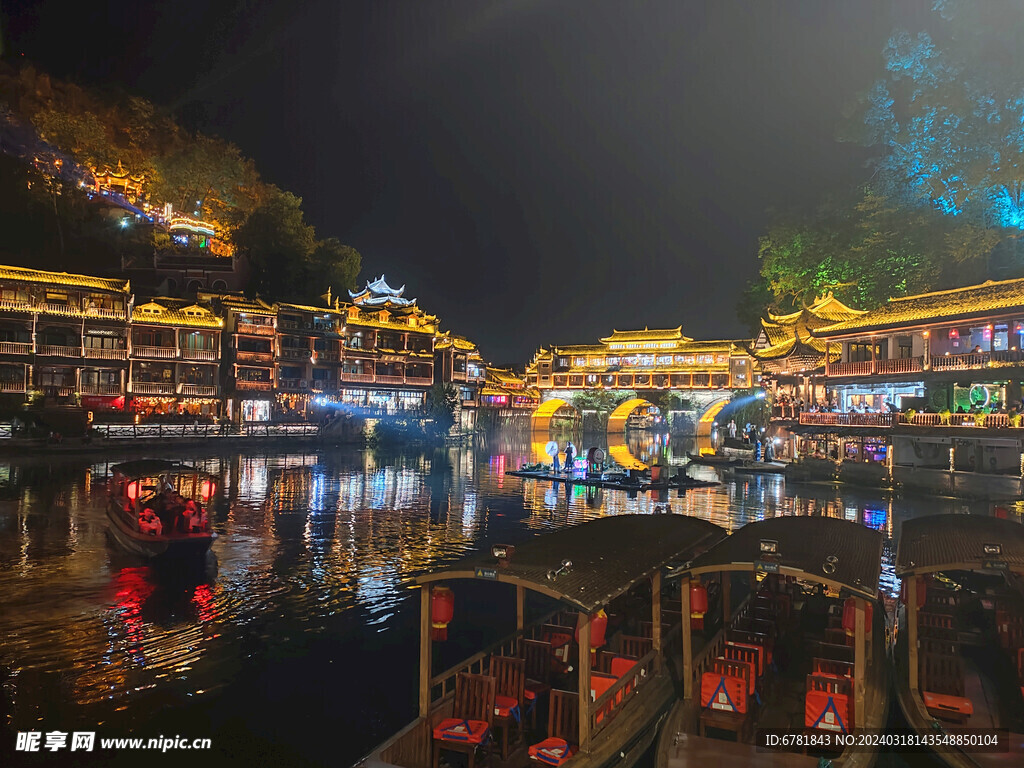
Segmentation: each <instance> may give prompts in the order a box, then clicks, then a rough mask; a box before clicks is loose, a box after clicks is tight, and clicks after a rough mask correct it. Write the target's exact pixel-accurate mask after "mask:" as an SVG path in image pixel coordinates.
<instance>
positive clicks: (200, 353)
mask: <svg viewBox="0 0 1024 768" xmlns="http://www.w3.org/2000/svg"><path fill="white" fill-rule="evenodd" d="M181 359H182V360H206V361H208V362H214V363H215V362H217V361H218V360H219V359H220V350H217V349H188V348H187V347H183V348H182V350H181Z"/></svg>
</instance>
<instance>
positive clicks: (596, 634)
mask: <svg viewBox="0 0 1024 768" xmlns="http://www.w3.org/2000/svg"><path fill="white" fill-rule="evenodd" d="M607 632H608V614H607V613H605V612H604V611H603V610H599V611H598V612H597V613H595V614H594V615H592V616H591V617H590V648H591V650H593V649H594V648H600V647H601V646H602V645H604V638H605V634H606V633H607ZM574 634H575V638H576V642H577V643H579V641H580V625H579V620H578V619H577V622H576V632H575V633H574Z"/></svg>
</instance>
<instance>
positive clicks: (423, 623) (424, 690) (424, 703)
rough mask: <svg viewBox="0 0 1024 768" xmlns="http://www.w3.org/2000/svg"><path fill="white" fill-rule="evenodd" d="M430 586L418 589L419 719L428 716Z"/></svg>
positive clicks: (426, 585) (425, 585)
mask: <svg viewBox="0 0 1024 768" xmlns="http://www.w3.org/2000/svg"><path fill="white" fill-rule="evenodd" d="M430 671H431V670H430V585H428V584H424V585H422V586H421V587H420V717H427V716H428V715H429V714H430Z"/></svg>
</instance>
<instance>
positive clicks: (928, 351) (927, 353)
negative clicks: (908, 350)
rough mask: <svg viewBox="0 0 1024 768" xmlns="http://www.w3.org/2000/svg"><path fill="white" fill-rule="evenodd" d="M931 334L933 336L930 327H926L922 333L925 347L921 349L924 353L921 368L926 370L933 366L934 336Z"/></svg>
mask: <svg viewBox="0 0 1024 768" xmlns="http://www.w3.org/2000/svg"><path fill="white" fill-rule="evenodd" d="M931 336H932V333H931V330H930V329H928V328H925V329H924V331H923V332H922V333H921V337H922V340H923V341H924V346H923V349H922V350H921V353H922V355H923V359H922V360H921V368H922V369H923V370H925V371H927V370H929V369H930V368H931V367H932V338H931Z"/></svg>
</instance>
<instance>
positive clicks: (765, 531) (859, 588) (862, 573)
mask: <svg viewBox="0 0 1024 768" xmlns="http://www.w3.org/2000/svg"><path fill="white" fill-rule="evenodd" d="M881 562H882V534H881V533H880V532H879V531H873V530H871V529H870V528H867V527H865V526H863V525H861V524H860V523H854V522H850V521H848V520H842V519H840V518H836V517H806V516H796V517H773V518H770V519H768V520H761V521H760V522H756V523H749V524H747V525H745V526H743V527H742V528H740V529H739V530H738V531H736V532H734V533H733V534H732V535H731V536H729V537H728V538H727V539H724V540H723V541H721V542H719V543H718V544H717V545H716V546H714V547H712V548H711V549H709V550H708V551H707V552H705V553H704V554H702V555H700V556H699V557H697V558H696V559H695V560H694V561H693V563H692V564H691V565H690V567H689V568H687V569H686V571H685V574H688V575H690V576H697V575H699V574H702V573H708V572H714V571H765V572H768V573H780V574H783V575H786V576H795V577H797V578H804V579H808V580H812V581H818V582H821V583H823V584H828V585H830V586H834V587H839V588H845V589H847V590H849V591H851V592H854V593H856V594H858V595H860V596H862V597H866V598H869V599H874V598H875V597H877V594H878V576H879V570H880V568H879V564H880V563H881Z"/></svg>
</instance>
